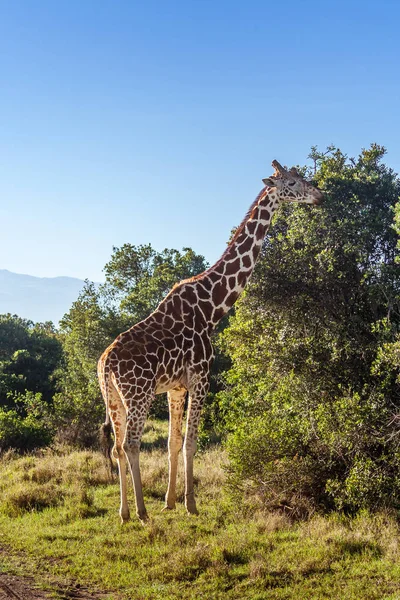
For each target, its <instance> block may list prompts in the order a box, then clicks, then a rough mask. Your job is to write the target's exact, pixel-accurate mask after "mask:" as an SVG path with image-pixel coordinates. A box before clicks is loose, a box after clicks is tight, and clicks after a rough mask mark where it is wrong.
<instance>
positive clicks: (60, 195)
mask: <svg viewBox="0 0 400 600" xmlns="http://www.w3.org/2000/svg"><path fill="white" fill-rule="evenodd" d="M399 19H400V3H398V2H397V0H396V1H395V0H392V1H387V0H383V1H382V2H380V3H377V2H372V1H369V0H367V1H363V2H358V1H352V0H348V1H347V2H344V1H342V0H339V1H337V0H336V1H335V2H329V3H323V2H321V1H316V0H315V1H314V0H309V1H308V0H304V1H302V2H299V1H298V0H297V1H296V2H294V1H292V0H287V1H286V2H284V3H281V4H279V3H276V2H268V1H267V0H263V1H261V0H254V1H252V0H249V1H247V2H243V0H241V1H240V2H239V1H236V0H231V1H229V2H228V1H227V0H220V1H218V0H214V1H213V2H211V1H210V0H195V1H190V0H186V1H173V0H171V1H170V2H165V1H163V2H161V1H153V0H150V1H149V0H146V2H145V3H144V2H136V1H135V0H130V1H126V0H120V1H118V2H115V1H108V0H57V1H56V2H54V0H51V1H46V0H18V1H15V0H8V1H7V0H0V132H1V134H0V223H1V235H0V268H4V269H9V270H11V271H15V272H19V273H29V274H31V275H37V276H43V277H44V276H48V277H51V276H56V275H69V276H73V277H80V278H86V277H87V278H89V279H93V280H96V281H100V280H101V279H102V277H103V276H102V268H103V266H104V264H105V263H106V262H107V260H108V259H109V257H110V255H111V251H112V246H113V245H114V246H120V245H122V244H123V243H124V242H131V243H133V244H141V243H148V242H150V243H151V244H152V245H153V246H154V247H155V248H156V249H158V250H162V249H163V248H165V247H175V248H178V249H181V248H182V247H184V246H191V247H192V248H193V249H194V250H195V251H197V252H199V253H201V254H204V255H205V256H206V258H207V259H208V260H209V261H210V262H213V261H215V260H216V259H217V258H218V257H219V255H220V254H221V253H222V251H223V249H224V246H225V242H226V240H227V239H228V237H229V232H230V230H231V228H232V227H233V226H235V225H236V224H238V223H239V222H240V221H241V219H242V217H243V214H244V213H245V212H246V210H247V208H248V206H249V204H250V203H251V202H252V200H253V198H254V197H255V195H256V194H257V193H258V191H259V189H260V188H261V178H262V177H266V176H268V175H269V174H270V173H271V172H272V169H271V167H270V163H271V161H272V160H273V159H274V158H277V159H278V160H279V161H280V162H282V163H284V164H288V165H290V164H303V163H304V162H306V158H307V155H308V153H309V149H310V146H311V145H315V144H316V145H318V146H319V147H320V148H321V149H322V148H324V147H325V146H327V145H328V144H330V143H334V144H336V145H337V146H339V147H340V148H341V149H342V150H343V151H345V152H347V153H348V154H350V155H355V154H357V153H358V152H359V150H360V149H361V148H362V147H365V146H368V145H369V144H370V143H371V142H373V141H376V142H378V143H380V144H383V145H385V146H386V147H387V149H388V155H387V162H388V164H390V165H391V166H392V167H393V168H394V169H395V170H396V171H400V145H399V139H400V125H399V122H400V119H399V113H400V108H399V107H400V78H399V75H398V73H399V63H400V61H399V58H400V51H399V31H398V23H399Z"/></svg>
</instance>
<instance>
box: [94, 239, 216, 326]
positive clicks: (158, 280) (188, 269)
mask: <svg viewBox="0 0 400 600" xmlns="http://www.w3.org/2000/svg"><path fill="white" fill-rule="evenodd" d="M206 268H207V263H206V262H205V260H204V257H203V256H201V255H200V254H196V253H195V252H194V251H193V250H192V249H191V248H183V250H182V252H179V251H178V250H174V249H171V248H165V249H164V250H163V251H162V252H157V251H156V250H154V248H153V247H152V246H151V245H150V244H147V245H141V246H133V245H132V244H124V245H123V246H122V247H121V248H114V251H113V255H112V257H111V259H110V261H109V262H108V263H107V264H106V266H105V267H104V272H105V275H106V284H105V286H104V288H103V293H105V294H109V295H110V297H111V298H113V299H114V300H115V301H116V302H117V303H118V304H119V307H120V309H121V311H123V312H126V313H128V314H129V317H130V319H131V322H132V323H133V324H134V323H138V322H139V321H142V320H143V319H145V318H146V317H147V316H148V315H149V314H150V313H151V312H153V310H155V309H156V308H157V306H158V305H159V303H160V302H161V300H162V299H163V298H164V296H166V295H167V293H168V292H169V291H170V289H171V288H172V287H173V285H174V284H175V283H177V282H179V281H181V280H182V279H188V278H190V277H193V276H194V275H197V274H198V273H201V272H202V271H204V270H205V269H206Z"/></svg>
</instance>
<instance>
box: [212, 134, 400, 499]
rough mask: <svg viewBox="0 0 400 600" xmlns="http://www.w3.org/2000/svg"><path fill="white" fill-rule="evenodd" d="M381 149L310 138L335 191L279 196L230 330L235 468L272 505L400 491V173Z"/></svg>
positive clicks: (226, 399)
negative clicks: (399, 216)
mask: <svg viewBox="0 0 400 600" xmlns="http://www.w3.org/2000/svg"><path fill="white" fill-rule="evenodd" d="M384 154H385V150H384V148H382V147H380V146H378V145H376V144H374V145H372V146H371V147H370V148H369V149H367V150H363V151H362V152H361V154H360V156H359V157H358V158H357V159H348V158H347V157H346V156H345V155H344V154H343V153H342V152H341V151H340V150H338V149H335V148H330V149H329V152H327V153H318V152H317V150H316V149H315V148H314V149H313V152H312V154H311V158H312V159H313V160H314V163H315V173H314V177H315V180H316V182H317V183H318V184H319V185H320V186H321V187H322V188H323V189H324V190H325V193H326V201H325V203H324V205H323V206H322V207H321V208H320V209H317V210H315V209H310V207H305V206H294V205H287V206H283V207H281V208H280V210H279V211H278V213H277V214H276V217H275V219H274V222H273V225H272V227H271V229H270V232H269V234H268V236H267V239H266V241H265V244H264V248H263V252H262V256H261V259H260V261H259V263H258V265H257V267H256V271H255V273H254V277H253V280H252V283H251V285H250V286H249V288H248V290H247V293H246V294H245V295H244V296H243V297H242V299H241V301H239V303H238V305H237V311H236V314H235V316H234V317H233V318H232V319H231V324H230V327H229V328H228V329H226V330H225V331H224V333H223V334H222V337H221V345H222V347H223V348H224V349H225V351H226V352H227V353H228V354H229V356H230V357H231V360H232V363H233V366H232V369H231V370H230V371H229V373H228V375H227V378H226V382H227V389H226V391H225V392H223V393H222V394H220V410H221V413H222V415H224V426H225V427H226V428H227V429H228V430H230V431H231V432H232V433H231V435H230V438H229V441H228V447H229V451H230V455H231V458H232V476H233V479H234V480H235V481H236V482H237V484H239V483H241V484H242V483H243V481H246V482H247V485H250V486H251V487H254V488H255V489H257V491H258V492H259V493H261V494H262V495H263V496H264V498H265V500H266V501H268V502H270V503H271V504H282V505H285V506H290V505H293V506H297V507H299V506H301V505H302V502H304V503H305V504H307V505H308V506H309V505H310V503H311V505H312V506H314V507H315V506H316V505H320V504H324V505H325V506H330V505H333V504H336V505H337V506H340V507H343V508H347V509H349V510H350V509H351V510H355V509H357V508H358V507H360V506H369V507H371V506H378V505H380V506H382V505H387V504H393V502H395V500H394V498H395V496H394V495H393V492H397V491H400V480H399V476H398V467H399V466H400V465H399V462H400V455H399V454H398V450H397V446H396V444H395V443H392V442H393V440H394V439H395V437H393V436H392V433H393V426H394V425H393V424H394V423H395V421H393V415H394V414H395V413H396V411H397V409H398V402H399V401H398V397H399V388H398V382H396V368H395V365H394V364H393V363H392V364H391V367H390V368H389V369H388V370H386V371H385V372H384V371H383V369H382V368H381V367H380V366H379V365H382V349H383V348H384V347H385V344H388V343H390V342H393V340H395V337H396V333H397V332H398V331H399V327H400V311H399V308H400V295H399V290H400V265H399V264H397V263H396V251H397V243H398V236H397V235H396V231H395V229H394V227H393V209H394V207H395V205H396V203H397V202H398V199H399V196H400V180H399V179H398V178H397V176H396V175H395V173H393V171H392V170H391V169H390V168H388V167H387V166H385V165H384V164H383V163H382V158H383V156H384ZM379 361H381V362H379ZM386 367H387V365H386ZM389 423H392V425H390V426H389ZM299 510H300V509H299Z"/></svg>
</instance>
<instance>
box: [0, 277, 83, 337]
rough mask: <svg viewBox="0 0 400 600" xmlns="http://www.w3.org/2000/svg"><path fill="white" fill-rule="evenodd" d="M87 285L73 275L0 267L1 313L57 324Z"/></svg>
mask: <svg viewBox="0 0 400 600" xmlns="http://www.w3.org/2000/svg"><path fill="white" fill-rule="evenodd" d="M84 284H85V282H84V281H83V280H82V279H75V278H74V277H34V276H33V275H22V274H19V273H13V272H11V271H8V270H7V269H0V314H4V313H11V314H13V315H14V314H15V315H18V316H19V317H23V318H24V319H30V320H31V321H34V322H44V321H53V323H54V325H58V322H59V320H60V319H61V318H62V317H63V316H64V314H65V313H66V312H67V311H68V310H69V309H70V308H71V304H72V303H73V302H74V301H75V300H76V299H77V298H78V294H79V292H80V291H81V289H82V288H83V286H84Z"/></svg>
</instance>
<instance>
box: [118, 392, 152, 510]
mask: <svg viewBox="0 0 400 600" xmlns="http://www.w3.org/2000/svg"><path fill="white" fill-rule="evenodd" d="M153 397H154V391H153V390H151V391H149V390H147V391H146V393H142V394H141V395H138V396H135V397H134V398H133V399H132V400H130V399H129V400H128V399H125V398H124V405H125V406H126V429H125V437H124V442H123V450H124V452H125V455H126V458H127V460H128V465H129V470H130V472H131V477H132V483H133V488H134V491H135V500H136V514H137V516H138V517H139V519H140V520H141V521H142V522H145V521H147V520H148V516H147V511H146V507H145V504H144V498H143V487H142V479H141V475H140V465H139V452H140V441H141V439H142V434H143V429H144V425H145V422H146V417H147V413H148V410H149V408H150V405H151V402H152V400H153Z"/></svg>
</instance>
